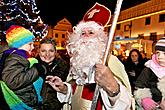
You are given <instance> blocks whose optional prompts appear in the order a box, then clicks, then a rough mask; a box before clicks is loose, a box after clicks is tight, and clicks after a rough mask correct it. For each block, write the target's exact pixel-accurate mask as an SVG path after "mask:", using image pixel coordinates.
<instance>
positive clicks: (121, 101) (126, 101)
mask: <svg viewBox="0 0 165 110" xmlns="http://www.w3.org/2000/svg"><path fill="white" fill-rule="evenodd" d="M119 84H120V93H119V94H118V95H117V96H115V97H109V96H108V94H107V92H106V91H104V90H103V89H100V93H101V97H102V99H103V103H104V107H105V108H106V110H111V109H112V110H129V109H130V107H131V100H132V98H131V96H130V95H129V92H128V90H127V89H126V87H125V86H123V85H122V84H121V83H119ZM110 101H112V102H114V105H111V103H110Z"/></svg>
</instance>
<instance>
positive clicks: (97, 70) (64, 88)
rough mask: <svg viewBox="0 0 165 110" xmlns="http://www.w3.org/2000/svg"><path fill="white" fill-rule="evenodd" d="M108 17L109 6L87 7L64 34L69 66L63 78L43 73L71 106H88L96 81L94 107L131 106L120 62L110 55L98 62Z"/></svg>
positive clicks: (115, 109) (80, 109)
mask: <svg viewBox="0 0 165 110" xmlns="http://www.w3.org/2000/svg"><path fill="white" fill-rule="evenodd" d="M110 17H111V12H110V10H109V9H108V8H106V7H105V6H103V5H101V4H99V3H96V4H95V5H94V6H93V7H92V8H91V9H89V10H88V11H87V13H86V14H85V16H84V18H83V20H82V21H80V22H79V23H78V24H77V25H76V26H74V27H73V32H72V33H70V34H69V36H68V37H69V40H68V44H67V50H68V53H69V55H70V56H71V58H70V65H71V66H70V73H69V75H68V77H67V82H62V81H61V80H60V79H59V78H58V77H52V76H48V77H47V79H49V80H48V81H47V82H48V83H49V84H50V85H51V86H52V87H53V88H54V89H55V90H56V91H58V98H59V100H60V101H61V102H69V103H71V109H72V110H90V109H91V101H92V98H93V94H94V91H95V86H96V83H97V84H98V86H99V92H100V96H99V99H98V103H97V107H96V109H97V110H105V109H107V110H129V109H130V107H131V89H130V84H129V81H128V77H127V74H126V72H125V70H124V66H123V65H122V63H121V62H120V61H119V60H118V59H117V58H116V57H115V56H113V55H110V56H109V58H108V61H107V62H108V65H107V66H106V65H104V64H102V60H103V57H104V52H105V49H106V44H107V39H108V34H107V32H105V30H104V29H105V26H106V25H107V24H108V22H109V21H110ZM68 82H69V83H70V84H71V85H72V86H70V84H69V83H68ZM65 109H66V108H65Z"/></svg>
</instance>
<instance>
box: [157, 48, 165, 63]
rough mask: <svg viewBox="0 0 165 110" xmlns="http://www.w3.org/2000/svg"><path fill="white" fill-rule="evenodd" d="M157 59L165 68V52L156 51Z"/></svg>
mask: <svg viewBox="0 0 165 110" xmlns="http://www.w3.org/2000/svg"><path fill="white" fill-rule="evenodd" d="M156 58H157V61H158V63H159V65H160V66H165V52H164V51H160V50H156Z"/></svg>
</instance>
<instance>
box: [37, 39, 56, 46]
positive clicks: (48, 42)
mask: <svg viewBox="0 0 165 110" xmlns="http://www.w3.org/2000/svg"><path fill="white" fill-rule="evenodd" d="M41 44H52V45H53V47H54V48H55V49H56V41H55V40H54V39H52V38H47V37H45V38H43V39H42V40H41V41H40V46H41Z"/></svg>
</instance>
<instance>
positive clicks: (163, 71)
mask: <svg viewBox="0 0 165 110" xmlns="http://www.w3.org/2000/svg"><path fill="white" fill-rule="evenodd" d="M145 66H146V67H148V68H150V69H151V70H152V71H153V72H154V73H155V75H156V76H157V77H158V78H162V77H164V76H165V67H163V66H160V65H159V64H158V62H157V60H156V55H155V54H154V55H153V56H152V59H151V60H149V61H147V62H146V63H145Z"/></svg>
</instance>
